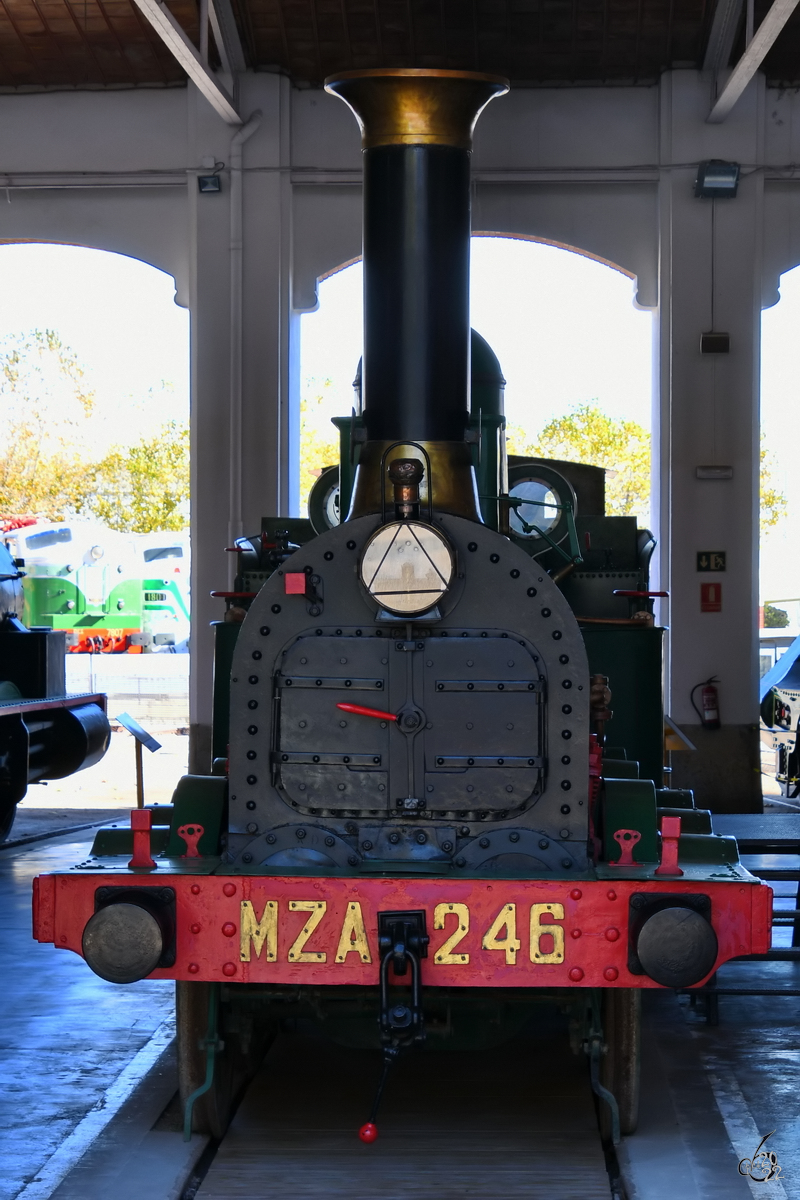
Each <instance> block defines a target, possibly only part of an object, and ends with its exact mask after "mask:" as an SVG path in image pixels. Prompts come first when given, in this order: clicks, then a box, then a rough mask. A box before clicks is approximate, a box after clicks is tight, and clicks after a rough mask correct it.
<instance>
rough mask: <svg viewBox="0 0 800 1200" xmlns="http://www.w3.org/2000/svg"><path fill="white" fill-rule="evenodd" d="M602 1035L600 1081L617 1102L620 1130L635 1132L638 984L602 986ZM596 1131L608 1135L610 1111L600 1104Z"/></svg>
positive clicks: (639, 1015)
mask: <svg viewBox="0 0 800 1200" xmlns="http://www.w3.org/2000/svg"><path fill="white" fill-rule="evenodd" d="M602 1020H603V1038H604V1041H605V1044H606V1053H605V1054H604V1055H603V1057H602V1058H601V1060H600V1082H601V1083H602V1084H603V1086H604V1087H607V1088H608V1090H609V1091H610V1092H612V1093H613V1094H614V1097H615V1099H616V1101H617V1104H618V1105H619V1128H620V1133H621V1134H623V1135H625V1134H630V1133H635V1132H636V1126H637V1124H638V1121H639V1076H640V1073H641V1060H642V993H641V991H640V989H639V988H604V989H603V1001H602ZM600 1134H601V1136H602V1138H603V1140H604V1141H607V1140H610V1139H611V1114H610V1112H609V1109H608V1105H607V1104H603V1103H601V1104H600Z"/></svg>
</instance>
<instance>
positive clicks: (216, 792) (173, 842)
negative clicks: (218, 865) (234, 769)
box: [165, 775, 228, 858]
mask: <svg viewBox="0 0 800 1200" xmlns="http://www.w3.org/2000/svg"><path fill="white" fill-rule="evenodd" d="M172 805H173V809H174V812H173V814H172V826H171V828H170V834H169V841H168V842H167V846H166V851H165V853H166V856H167V858H182V857H183V855H184V854H185V853H186V843H185V842H184V840H183V838H182V837H180V836H179V834H178V830H179V829H180V828H181V826H182V825H202V826H203V830H204V833H203V836H202V837H201V838H200V841H199V842H198V843H197V849H198V850H199V851H200V854H201V856H202V857H204V858H205V857H212V856H215V855H218V854H219V852H220V835H221V834H222V831H223V827H224V823H225V821H226V818H227V810H228V780H227V778H225V777H224V776H219V775H184V776H183V778H182V779H179V780H178V786H177V787H176V788H175V794H174V795H173V797H172Z"/></svg>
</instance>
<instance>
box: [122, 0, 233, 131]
mask: <svg viewBox="0 0 800 1200" xmlns="http://www.w3.org/2000/svg"><path fill="white" fill-rule="evenodd" d="M136 4H137V6H138V7H139V8H140V9H141V11H142V13H143V14H144V16H145V17H146V18H147V20H148V21H149V22H150V24H151V25H152V26H153V29H155V31H156V33H157V34H158V36H159V37H160V38H161V40H162V42H163V43H164V45H165V46H166V47H167V49H168V50H169V51H170V53H171V54H172V55H173V56H174V57H175V58H176V59H177V61H178V62H179V63H180V65H181V66H182V67H183V69H184V71H185V72H186V74H187V75H188V76H189V78H190V79H191V81H192V83H194V84H195V85H196V86H197V87H198V88H199V89H200V91H201V92H202V93H203V95H204V96H205V98H206V100H208V102H209V103H210V104H211V105H212V107H213V108H214V109H215V110H216V111H217V112H218V113H219V115H220V116H221V117H222V119H223V121H225V122H226V124H228V125H241V124H243V122H242V118H241V117H240V116H239V114H238V112H237V111H236V108H235V106H234V103H233V100H232V99H231V97H230V96H229V95H228V93H227V92H226V91H225V88H224V87H223V86H222V84H221V83H220V82H219V80H218V79H217V78H216V76H215V75H214V74H213V72H212V71H210V70H209V69H208V67H207V66H206V64H205V63H204V62H203V60H202V58H201V57H200V54H199V53H198V51H197V49H196V48H195V46H194V44H193V43H192V42H191V41H190V39H189V38H188V37H187V35H186V33H184V31H183V29H182V28H181V26H180V25H179V24H178V22H177V21H176V20H175V18H174V17H173V15H172V13H171V12H170V11H169V9H168V8H167V7H166V5H165V4H162V3H160V0H136Z"/></svg>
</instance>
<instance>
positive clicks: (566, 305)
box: [295, 233, 652, 524]
mask: <svg viewBox="0 0 800 1200" xmlns="http://www.w3.org/2000/svg"><path fill="white" fill-rule="evenodd" d="M319 301H320V303H319V308H318V309H317V311H316V312H314V313H311V314H307V315H304V316H303V318H302V332H301V351H300V370H301V437H300V457H301V469H300V481H301V485H300V495H299V496H298V497H297V498H296V503H297V508H296V509H295V511H297V512H299V513H300V514H301V515H304V513H305V503H306V497H307V495H308V490H309V489H310V487H311V486H312V485H313V482H314V478H315V473H316V472H318V471H319V469H320V468H321V467H322V466H323V465H325V464H326V463H327V462H335V461H336V459H337V455H338V450H337V443H336V431H335V430H334V428H333V427H332V426H331V425H330V419H331V417H333V416H341V415H346V414H347V413H349V412H350V408H351V406H352V402H353V394H352V390H351V384H352V379H353V376H354V374H355V369H356V365H357V363H358V359H359V356H360V354H361V326H362V296H361V264H360V262H355V263H350V264H347V265H346V266H344V267H342V268H340V269H339V270H338V271H336V272H334V273H332V274H330V275H328V276H327V277H326V278H324V279H323V280H322V281H321V282H320V287H319ZM471 311H472V316H471V319H472V325H473V327H474V328H475V329H476V330H477V331H478V332H479V333H480V334H481V335H482V336H483V337H485V338H486V340H487V341H488V342H489V344H490V345H491V347H492V349H493V350H494V351H495V353H496V354H497V357H498V359H499V360H500V364H501V367H502V369H503V373H504V375H505V378H506V381H507V383H506V391H505V407H506V417H507V421H508V425H509V445H510V449H511V450H512V451H513V452H521V453H533V452H534V451H535V450H536V448H537V447H538V448H539V450H540V451H541V453H542V454H543V455H544V456H547V457H561V458H569V457H572V458H575V461H586V462H590V461H591V462H594V463H595V464H596V465H600V466H604V467H606V468H607V469H608V471H609V475H608V477H607V483H608V498H609V502H610V505H611V507H610V511H613V512H614V513H617V514H624V513H636V515H637V516H639V517H640V523H642V524H646V523H647V519H648V508H649V492H650V445H649V443H650V427H651V405H652V398H651V392H652V315H651V313H650V312H649V311H647V310H644V309H641V308H638V307H636V305H635V302H634V280H633V277H632V276H631V275H629V274H628V273H627V272H625V271H623V270H622V269H621V268H619V267H616V266H615V265H614V264H611V263H607V262H605V261H604V260H602V259H599V258H596V257H595V256H593V255H589V254H585V253H584V252H582V251H580V250H576V249H575V248H574V247H565V246H558V245H554V244H553V243H551V242H546V241H539V240H534V239H532V238H530V239H528V238H521V237H507V236H501V235H498V234H494V233H484V234H474V235H473V238H472V276H471Z"/></svg>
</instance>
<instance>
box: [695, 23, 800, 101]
mask: <svg viewBox="0 0 800 1200" xmlns="http://www.w3.org/2000/svg"><path fill="white" fill-rule="evenodd" d="M797 4H798V0H773V4H772V7H771V8H770V10H769V12H768V13H767V15H766V16H765V17H764V20H763V21H762V22H761V24H760V25H759V27H758V29H757V30H756V32H755V34H754V36H753V40H752V42H751V43H750V45H749V46H748V47H747V49H746V50H745V52H744V54H743V55H742V57H741V58H740V59H739V61H738V63H737V64H736V66H735V67H734V68H733V71H732V72H731V75H730V78H729V79H728V82H727V83H726V84H725V87H724V88H723V89H722V91H721V92H720V94H719V96H718V97H717V102H716V104H715V105H714V107H713V108H712V109H711V112H710V113H709V114H708V116H707V117H706V121H707V122H708V123H709V124H710V125H719V124H720V123H721V122H722V121H724V120H725V118H726V117H727V115H728V113H729V112H730V111H731V109H732V108H733V106H734V104H735V103H736V101H737V100H738V99H739V97H740V96H741V94H742V92H743V91H744V89H745V88H746V87H747V85H748V83H749V82H750V80H751V79H752V78H753V76H754V75H755V73H756V71H757V70H758V68H759V67H760V66H761V64H762V62H763V61H764V59H765V58H766V56H767V54H768V53H769V51H770V50H771V49H772V46H773V44H774V42H775V39H776V38H777V36H778V34H779V33H780V31H781V30H782V29H783V27H784V25H785V24H786V22H787V21H788V20H789V17H790V16H791V15H792V13H793V12H794V10H795V8H796V7H797Z"/></svg>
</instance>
